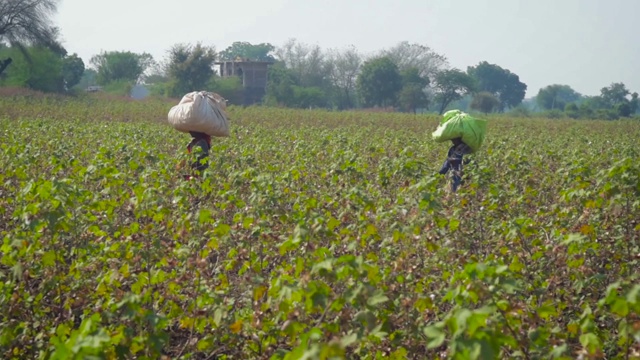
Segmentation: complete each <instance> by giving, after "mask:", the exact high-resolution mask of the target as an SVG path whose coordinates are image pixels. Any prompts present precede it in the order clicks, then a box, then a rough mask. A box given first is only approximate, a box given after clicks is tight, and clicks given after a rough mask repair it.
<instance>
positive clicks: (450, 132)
mask: <svg viewBox="0 0 640 360" xmlns="http://www.w3.org/2000/svg"><path fill="white" fill-rule="evenodd" d="M486 132H487V121H486V120H482V119H476V118H474V117H472V116H470V115H469V114H466V113H464V112H462V111H460V110H451V111H447V112H446V113H444V115H443V116H442V120H441V121H440V126H438V128H437V129H436V131H434V132H433V134H431V136H432V137H433V140H435V141H436V142H445V141H449V140H452V139H455V138H462V142H463V143H465V144H467V145H468V146H469V147H470V148H471V152H476V151H478V150H479V149H480V147H481V146H482V143H483V142H484V136H485V133H486Z"/></svg>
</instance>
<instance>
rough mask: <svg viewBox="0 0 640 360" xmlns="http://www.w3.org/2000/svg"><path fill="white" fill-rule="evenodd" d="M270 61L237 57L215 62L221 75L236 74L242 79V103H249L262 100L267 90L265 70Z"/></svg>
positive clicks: (229, 75)
mask: <svg viewBox="0 0 640 360" xmlns="http://www.w3.org/2000/svg"><path fill="white" fill-rule="evenodd" d="M271 64H273V62H271V61H252V60H249V59H242V58H237V59H235V60H229V61H220V62H216V65H219V66H220V76H221V77H223V78H224V77H231V76H238V77H240V79H241V80H242V88H243V104H244V105H251V104H255V103H259V102H260V101H262V98H263V97H264V94H265V93H266V91H267V72H268V70H269V65H271Z"/></svg>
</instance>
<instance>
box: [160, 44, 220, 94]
mask: <svg viewBox="0 0 640 360" xmlns="http://www.w3.org/2000/svg"><path fill="white" fill-rule="evenodd" d="M215 60H216V51H215V48H214V47H213V46H203V45H202V44H200V43H198V44H196V45H195V46H192V45H187V44H176V45H174V46H173V47H172V48H171V49H170V50H169V59H168V60H167V64H166V69H165V72H166V74H167V76H168V77H169V79H170V81H171V82H172V86H171V87H170V89H169V90H168V92H169V94H168V95H169V96H173V97H175V96H181V95H183V94H185V93H188V92H192V91H200V90H204V88H205V87H206V85H207V83H208V82H209V81H210V80H211V77H212V76H213V75H214V73H215V72H214V70H213V65H214V63H215Z"/></svg>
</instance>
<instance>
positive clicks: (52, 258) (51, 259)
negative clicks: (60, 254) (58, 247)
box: [42, 251, 56, 267]
mask: <svg viewBox="0 0 640 360" xmlns="http://www.w3.org/2000/svg"><path fill="white" fill-rule="evenodd" d="M42 264H43V265H44V266H45V267H50V266H55V265H56V253H55V252H53V251H47V252H46V253H44V255H42Z"/></svg>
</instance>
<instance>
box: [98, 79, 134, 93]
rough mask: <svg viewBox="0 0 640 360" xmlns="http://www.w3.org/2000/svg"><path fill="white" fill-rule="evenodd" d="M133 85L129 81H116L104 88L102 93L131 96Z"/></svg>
mask: <svg viewBox="0 0 640 360" xmlns="http://www.w3.org/2000/svg"><path fill="white" fill-rule="evenodd" d="M132 88H133V83H131V81H129V80H124V79H121V80H115V81H112V82H110V83H108V84H107V85H105V86H103V87H102V91H104V92H106V93H109V94H113V95H119V96H129V94H130V93H131V89H132Z"/></svg>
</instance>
